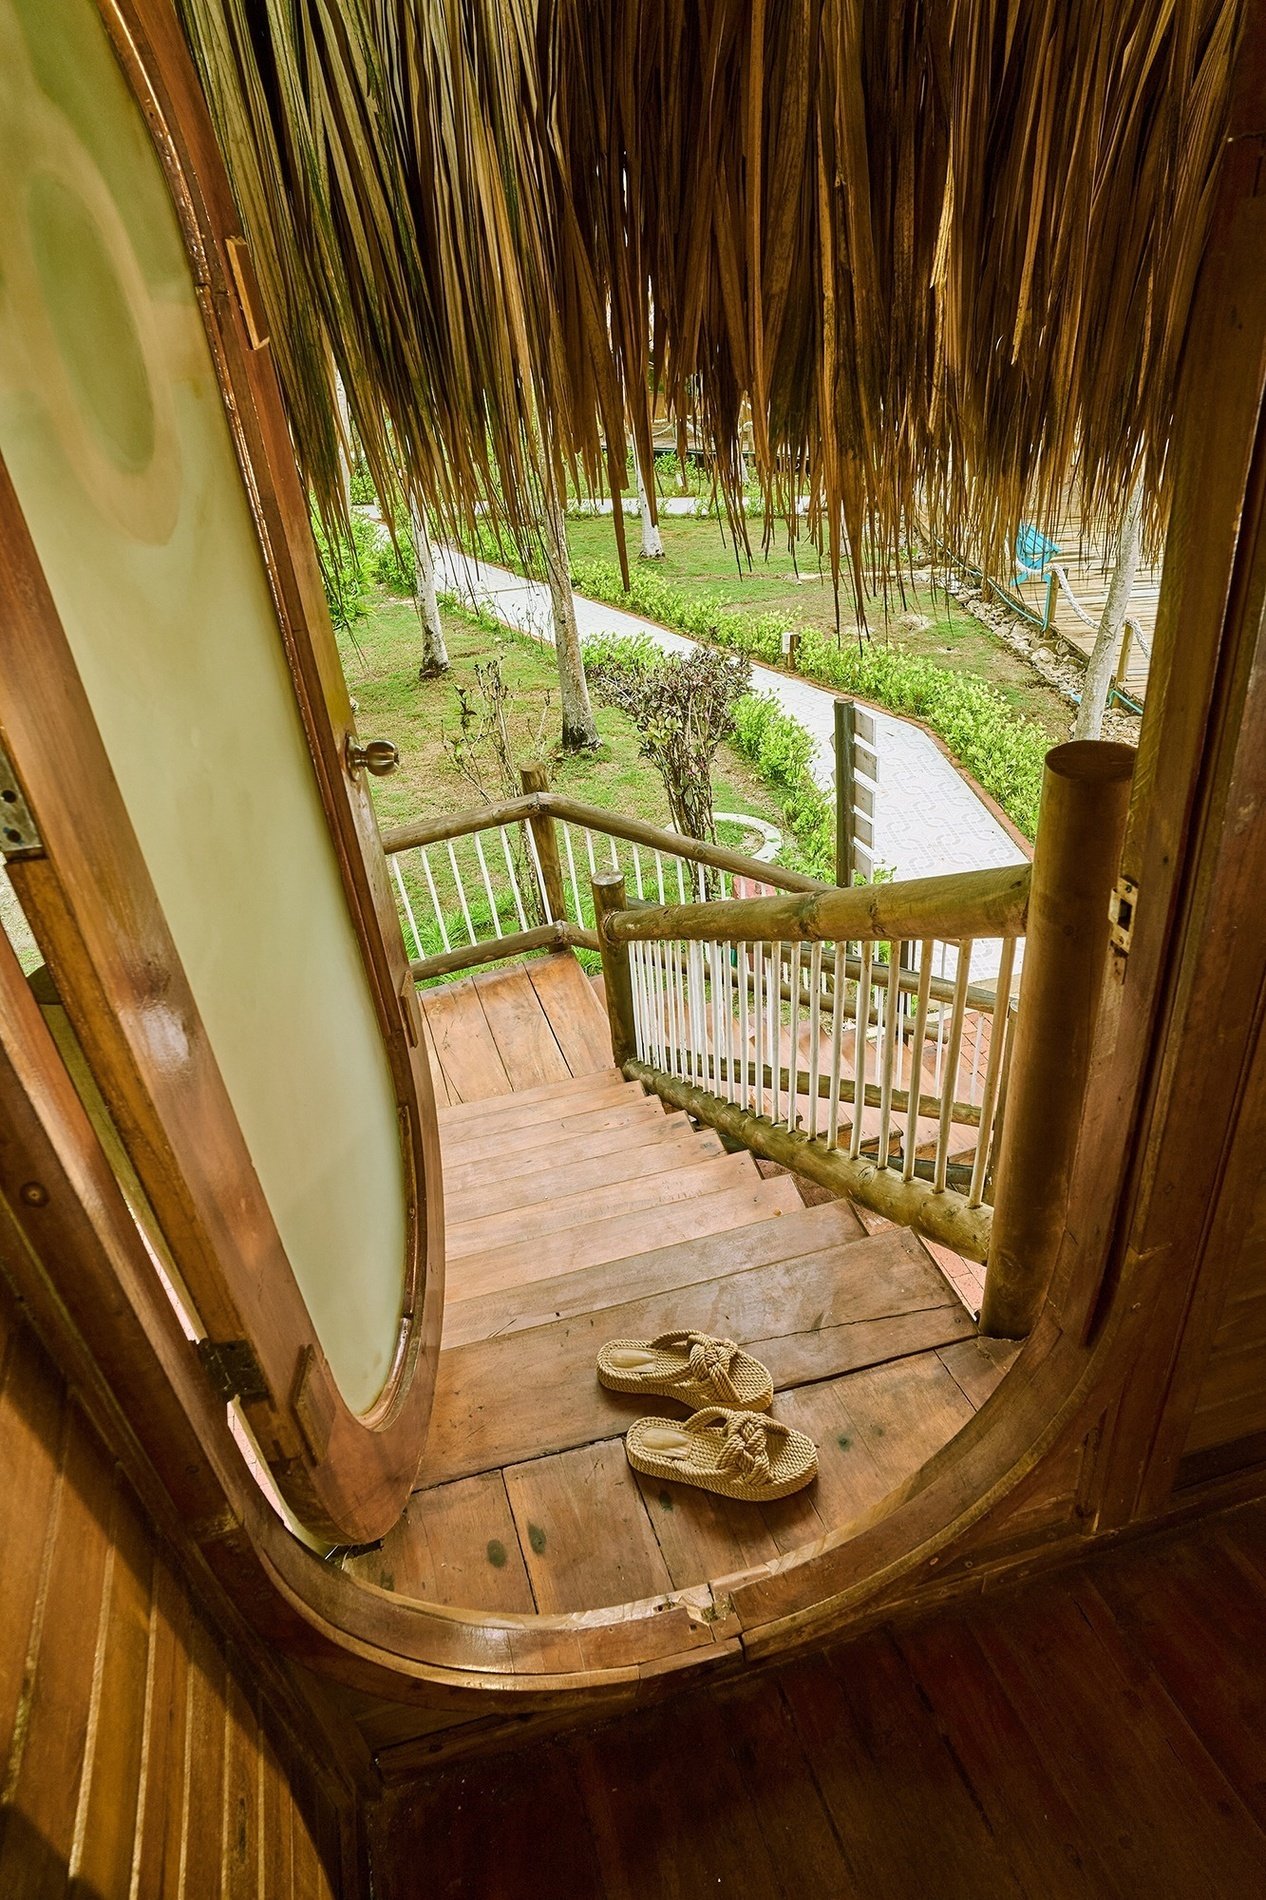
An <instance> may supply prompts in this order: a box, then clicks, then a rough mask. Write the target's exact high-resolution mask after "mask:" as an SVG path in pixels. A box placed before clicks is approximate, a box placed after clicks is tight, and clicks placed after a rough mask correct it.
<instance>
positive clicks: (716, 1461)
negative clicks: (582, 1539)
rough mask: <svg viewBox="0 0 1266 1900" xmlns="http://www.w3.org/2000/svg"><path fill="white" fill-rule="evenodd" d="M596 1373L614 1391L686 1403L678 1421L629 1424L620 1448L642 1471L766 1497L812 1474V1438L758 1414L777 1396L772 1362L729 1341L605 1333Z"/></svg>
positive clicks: (750, 1497) (764, 1500)
mask: <svg viewBox="0 0 1266 1900" xmlns="http://www.w3.org/2000/svg"><path fill="white" fill-rule="evenodd" d="M598 1379H599V1381H600V1383H601V1384H603V1385H605V1386H606V1387H607V1388H608V1390H609V1391H612V1392H635V1393H641V1392H651V1393H655V1394H657V1395H658V1396H660V1397H662V1398H666V1399H676V1400H677V1401H678V1402H679V1403H680V1404H682V1405H686V1406H689V1407H690V1408H691V1414H692V1416H691V1417H690V1418H688V1419H685V1420H684V1421H683V1422H682V1423H681V1424H680V1425H677V1424H674V1423H673V1421H672V1420H671V1419H667V1418H639V1419H637V1420H636V1421H635V1422H634V1423H633V1424H632V1425H630V1427H629V1429H628V1431H627V1433H626V1434H625V1439H624V1449H625V1454H626V1456H627V1458H628V1461H629V1463H630V1464H631V1465H632V1467H633V1469H634V1471H640V1472H642V1473H643V1474H644V1475H645V1476H647V1477H651V1478H667V1479H669V1480H671V1481H672V1482H673V1483H675V1484H693V1485H697V1486H698V1487H699V1489H700V1490H702V1491H715V1492H716V1494H717V1496H718V1497H723V1498H742V1499H744V1500H745V1501H746V1502H747V1503H749V1504H768V1503H771V1502H772V1501H773V1499H775V1498H785V1497H787V1496H789V1495H790V1493H791V1492H793V1491H799V1490H801V1489H802V1488H803V1486H805V1485H806V1484H809V1483H811V1482H812V1480H813V1479H814V1478H815V1477H816V1476H817V1473H818V1450H817V1446H816V1445H815V1444H814V1442H813V1440H812V1439H811V1438H806V1437H805V1435H804V1433H803V1432H796V1431H793V1430H792V1429H791V1427H790V1426H789V1425H783V1424H781V1423H780V1422H779V1421H778V1420H777V1419H776V1418H768V1417H766V1416H765V1414H766V1413H767V1412H768V1410H769V1407H770V1405H771V1404H772V1402H773V1397H774V1382H773V1379H772V1378H771V1377H770V1373H769V1368H768V1367H767V1366H763V1365H762V1364H761V1362H760V1360H759V1359H753V1358H752V1356H751V1354H750V1353H746V1352H743V1351H742V1349H741V1348H740V1347H738V1346H736V1345H735V1343H734V1341H733V1340H732V1339H714V1338H713V1337H712V1336H711V1334H710V1333H691V1332H682V1333H661V1334H660V1336H659V1338H658V1339H609V1340H608V1341H607V1343H606V1345H605V1346H603V1348H602V1350H601V1351H600V1352H599V1354H598Z"/></svg>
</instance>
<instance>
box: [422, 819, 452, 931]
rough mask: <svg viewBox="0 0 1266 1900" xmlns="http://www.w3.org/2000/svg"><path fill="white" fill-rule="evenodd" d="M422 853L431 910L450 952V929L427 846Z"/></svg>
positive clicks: (423, 847)
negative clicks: (445, 920) (446, 921)
mask: <svg viewBox="0 0 1266 1900" xmlns="http://www.w3.org/2000/svg"><path fill="white" fill-rule="evenodd" d="M421 851H422V869H423V871H424V872H425V874H426V888H427V890H428V891H429V892H430V896H431V909H432V911H433V912H434V913H435V921H436V923H437V924H438V925H439V927H440V942H441V943H442V944H443V945H444V948H445V950H446V951H448V950H451V949H452V947H453V946H452V944H451V943H450V942H449V940H448V927H447V925H446V924H445V922H444V913H443V912H442V911H441V909H440V900H439V896H438V894H437V892H436V889H435V877H434V874H433V872H432V870H431V860H430V858H429V856H428V855H427V849H426V846H425V845H423V846H422V847H421Z"/></svg>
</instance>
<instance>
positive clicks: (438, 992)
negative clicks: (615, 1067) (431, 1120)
mask: <svg viewBox="0 0 1266 1900" xmlns="http://www.w3.org/2000/svg"><path fill="white" fill-rule="evenodd" d="M418 1000H419V1002H420V1003H421V1005H422V1014H423V1018H424V1020H425V1025H426V1039H427V1050H428V1053H429V1054H430V1057H431V1069H432V1073H433V1075H434V1077H435V1085H436V1094H437V1096H438V1098H439V1102H440V1105H441V1106H444V1107H446V1106H448V1105H450V1104H455V1103H458V1102H482V1101H487V1100H489V1099H490V1098H491V1097H493V1096H500V1095H511V1094H514V1093H516V1092H519V1091H522V1090H528V1089H532V1088H535V1087H536V1086H537V1085H538V1084H540V1083H545V1082H555V1081H566V1080H568V1079H569V1078H570V1077H572V1076H580V1075H596V1074H598V1073H600V1072H602V1071H604V1070H610V1068H611V1035H610V1031H609V1029H608V1027H607V1016H606V1011H605V1009H604V1008H603V1006H602V1004H601V1002H600V1001H599V1000H598V998H597V996H596V995H595V994H594V991H593V988H592V986H591V985H590V984H589V982H588V981H587V980H586V978H585V974H584V972H583V970H582V969H581V967H580V965H579V964H578V963H577V961H576V959H575V957H574V956H572V955H571V953H570V952H559V953H557V954H555V955H551V956H545V957H540V958H537V959H534V960H533V961H532V962H529V963H521V964H516V965H515V966H514V968H512V969H508V970H495V971H493V972H491V973H490V974H489V975H486V976H477V977H474V978H471V979H470V980H468V981H466V982H463V983H441V984H437V985H436V987H435V988H434V989H429V990H423V991H422V992H421V993H420V995H419V999H418Z"/></svg>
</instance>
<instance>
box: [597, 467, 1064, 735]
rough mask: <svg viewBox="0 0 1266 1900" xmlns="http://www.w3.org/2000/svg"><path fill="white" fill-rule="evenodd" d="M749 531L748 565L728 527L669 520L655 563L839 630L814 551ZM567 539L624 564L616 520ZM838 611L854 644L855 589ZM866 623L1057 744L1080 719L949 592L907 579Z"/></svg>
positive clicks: (715, 589)
mask: <svg viewBox="0 0 1266 1900" xmlns="http://www.w3.org/2000/svg"><path fill="white" fill-rule="evenodd" d="M669 492H671V489H670V490H669ZM627 525H628V531H629V552H630V556H631V557H632V558H634V559H635V558H636V554H637V532H638V530H637V522H636V520H635V519H630V520H629V522H628V524H627ZM749 532H750V535H751V539H752V554H751V558H750V562H749V560H748V558H747V556H746V555H744V554H743V553H742V551H741V550H737V551H736V549H735V547H734V544H733V541H732V539H731V537H730V533H729V529H728V527H727V526H726V524H725V523H724V522H723V521H719V520H696V519H691V518H690V517H688V516H684V517H679V516H675V515H665V516H664V517H663V518H662V520H661V522H660V535H661V537H662V539H663V543H664V560H663V562H662V563H660V562H656V563H655V567H656V571H657V572H662V573H663V575H664V577H665V579H667V580H672V581H675V582H676V583H677V584H678V585H679V586H682V587H698V588H700V589H703V590H706V591H707V592H708V593H709V594H712V595H714V596H721V597H723V598H724V599H725V600H726V601H727V602H728V603H729V604H730V605H731V606H733V607H735V608H738V609H741V610H744V611H747V612H750V613H777V614H784V613H785V614H786V615H787V616H788V618H789V619H795V620H797V621H799V622H802V623H803V624H805V625H807V626H816V627H819V628H821V629H823V630H824V631H827V632H834V628H835V598H834V594H833V591H832V588H831V578H830V573H829V571H823V570H820V569H819V567H818V565H817V559H816V556H815V554H814V551H813V548H812V546H811V545H810V544H809V543H807V542H803V541H802V542H800V543H799V544H798V546H797V550H796V554H795V556H794V558H793V556H792V555H791V553H790V552H789V551H788V549H787V544H786V530H785V529H778V528H775V532H774V539H773V542H772V544H771V546H770V549H769V552H768V554H766V553H764V552H763V551H762V548H761V534H762V527H761V523H760V521H759V519H756V520H753V521H751V522H750V523H749ZM567 541H568V546H569V549H570V551H571V555H572V559H573V560H575V561H588V560H600V561H614V560H615V559H616V558H617V557H616V544H615V530H614V527H613V524H612V521H611V518H610V516H593V517H590V518H587V519H584V518H582V519H576V518H570V519H569V520H568V523H567ZM840 612H841V623H842V633H843V638H844V639H846V640H855V639H856V637H857V630H856V624H855V619H854V616H853V613H852V610H851V605H850V602H849V598H848V593H847V588H845V589H844V590H843V591H842V593H841V599H840ZM868 618H869V625H870V638H871V639H872V640H874V641H877V642H885V641H892V642H894V643H895V644H898V645H900V646H903V647H906V648H907V649H908V650H909V651H910V652H911V653H917V654H922V655H925V656H926V657H927V658H928V659H930V660H933V661H935V662H936V664H937V665H940V666H946V667H950V668H952V669H953V670H954V671H956V672H963V673H974V674H976V675H977V677H979V678H981V679H985V680H988V681H989V682H990V684H991V685H993V686H995V687H996V688H997V690H998V692H999V693H1001V695H1002V696H1003V698H1004V699H1005V700H1006V701H1007V703H1008V704H1009V705H1010V706H1011V707H1012V708H1013V709H1014V710H1015V711H1016V712H1019V713H1025V714H1027V715H1028V716H1029V717H1031V718H1035V719H1038V720H1040V721H1041V723H1042V724H1043V726H1045V728H1046V729H1047V730H1048V731H1049V733H1050V735H1051V740H1052V743H1059V742H1060V741H1062V740H1064V739H1066V738H1067V737H1068V734H1069V728H1070V724H1071V720H1072V712H1071V709H1070V708H1069V707H1068V706H1066V705H1065V704H1064V702H1063V700H1062V699H1061V698H1060V696H1059V694H1058V693H1056V692H1053V691H1052V690H1051V688H1050V687H1047V686H1044V685H1043V684H1042V682H1041V681H1040V680H1039V679H1037V677H1036V676H1035V674H1034V673H1033V672H1032V670H1031V669H1030V668H1029V667H1028V666H1026V665H1025V663H1024V662H1023V660H1021V659H1019V658H1018V657H1017V656H1016V655H1014V654H1013V653H1011V652H1009V651H1008V649H1007V648H1006V647H1005V646H1003V645H1002V643H1001V641H999V640H998V639H996V638H995V636H994V635H993V634H992V633H991V632H990V631H989V629H988V628H987V627H984V626H982V625H981V623H980V622H979V621H978V620H974V619H973V618H972V617H971V615H970V614H966V613H964V612H963V611H962V610H961V609H960V608H959V607H958V606H957V605H956V604H955V603H954V602H953V601H951V600H947V599H946V597H945V596H944V595H943V594H941V593H936V592H934V591H933V589H932V588H931V587H929V586H927V585H926V584H921V583H915V584H913V585H912V584H911V583H910V582H909V581H908V580H907V581H906V582H905V598H904V600H902V599H901V598H900V597H899V596H898V595H896V594H895V593H894V595H893V596H892V598H891V599H890V601H889V603H888V608H887V611H886V612H885V607H884V603H883V602H882V601H880V600H874V601H872V602H871V603H870V604H869V607H868ZM924 622H927V623H928V624H926V625H924V624H922V623H924Z"/></svg>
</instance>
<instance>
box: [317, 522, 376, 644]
mask: <svg viewBox="0 0 1266 1900" xmlns="http://www.w3.org/2000/svg"><path fill="white" fill-rule="evenodd" d="M312 535H313V539H314V540H315V542H316V550H317V559H318V560H319V562H320V564H321V582H322V585H323V586H324V588H325V599H326V603H327V605H328V607H329V609H330V619H331V620H332V621H333V622H334V625H335V626H336V627H340V628H347V627H350V626H351V625H352V622H353V621H355V620H359V619H360V618H361V617H362V615H363V614H365V613H366V612H367V610H368V608H369V604H370V594H369V577H370V574H371V572H372V569H373V561H374V554H375V550H376V539H377V538H376V536H375V533H374V526H373V523H372V522H370V521H366V520H365V519H364V518H363V516H361V515H353V516H352V523H351V532H350V534H345V535H336V536H334V537H333V538H331V537H330V536H329V535H327V534H326V532H325V528H324V527H323V525H322V523H321V520H320V518H319V517H318V516H317V515H316V514H315V513H314V514H313V516H312Z"/></svg>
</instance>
